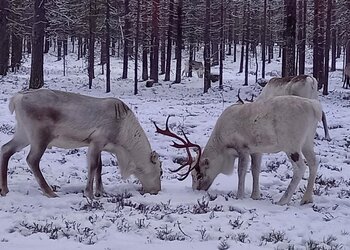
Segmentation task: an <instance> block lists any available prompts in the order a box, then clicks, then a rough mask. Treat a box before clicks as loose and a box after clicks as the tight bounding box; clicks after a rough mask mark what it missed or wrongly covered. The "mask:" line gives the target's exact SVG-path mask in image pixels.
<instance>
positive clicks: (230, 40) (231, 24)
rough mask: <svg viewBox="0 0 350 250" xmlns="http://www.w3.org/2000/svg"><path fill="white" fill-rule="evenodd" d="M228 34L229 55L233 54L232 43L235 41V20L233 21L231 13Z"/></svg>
mask: <svg viewBox="0 0 350 250" xmlns="http://www.w3.org/2000/svg"><path fill="white" fill-rule="evenodd" d="M228 22H229V23H228V34H227V40H228V41H227V42H228V52H227V55H228V56H231V55H232V43H233V23H232V22H233V21H232V14H229V20H228Z"/></svg>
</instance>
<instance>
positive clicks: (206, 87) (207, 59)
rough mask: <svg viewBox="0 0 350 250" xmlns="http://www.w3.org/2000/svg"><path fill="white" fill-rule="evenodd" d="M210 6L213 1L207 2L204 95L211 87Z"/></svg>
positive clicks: (206, 0)
mask: <svg viewBox="0 0 350 250" xmlns="http://www.w3.org/2000/svg"><path fill="white" fill-rule="evenodd" d="M210 6H211V0H205V24H204V34H203V36H204V56H203V57H204V93H207V92H208V90H209V89H210V87H211V82H210V66H211V63H210V40H211V36H210V23H211V22H210V19H211V18H210Z"/></svg>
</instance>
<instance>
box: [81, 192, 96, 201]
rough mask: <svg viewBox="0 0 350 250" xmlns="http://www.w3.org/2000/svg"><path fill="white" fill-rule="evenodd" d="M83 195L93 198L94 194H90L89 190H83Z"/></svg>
mask: <svg viewBox="0 0 350 250" xmlns="http://www.w3.org/2000/svg"><path fill="white" fill-rule="evenodd" d="M83 196H84V197H86V198H88V199H90V200H93V199H94V195H93V194H92V192H89V191H86V190H85V191H84V193H83Z"/></svg>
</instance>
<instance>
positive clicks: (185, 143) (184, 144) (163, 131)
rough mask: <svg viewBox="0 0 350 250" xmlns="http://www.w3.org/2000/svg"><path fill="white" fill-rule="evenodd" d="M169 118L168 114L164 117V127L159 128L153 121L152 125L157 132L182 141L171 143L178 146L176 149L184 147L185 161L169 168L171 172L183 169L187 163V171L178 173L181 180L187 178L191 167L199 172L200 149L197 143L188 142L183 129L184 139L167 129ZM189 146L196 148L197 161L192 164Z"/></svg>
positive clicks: (175, 146)
mask: <svg viewBox="0 0 350 250" xmlns="http://www.w3.org/2000/svg"><path fill="white" fill-rule="evenodd" d="M169 118H170V116H168V117H167V119H166V123H165V129H160V128H159V127H158V126H157V124H156V123H155V122H153V123H154V126H155V127H156V132H157V133H160V134H162V135H166V136H169V137H172V138H175V139H177V140H179V141H181V142H182V144H179V143H176V142H174V141H173V144H172V145H171V146H172V147H174V148H178V149H180V148H184V149H186V152H187V155H188V159H187V161H186V162H185V163H184V164H182V165H181V166H180V167H178V168H177V169H175V170H170V171H171V172H174V173H175V172H178V171H180V170H181V169H183V168H184V167H186V166H187V165H188V166H189V169H188V171H187V172H186V173H184V174H181V173H180V174H179V175H180V176H181V177H179V178H178V180H180V181H183V180H184V179H186V178H187V176H188V175H189V174H190V173H191V171H192V170H193V169H196V170H197V171H198V172H199V159H200V157H201V154H202V150H201V147H200V146H199V145H198V144H194V143H192V142H190V140H189V139H188V138H187V136H186V134H185V132H184V131H183V130H182V131H181V132H182V134H183V136H184V138H185V139H184V138H182V137H180V136H179V135H177V134H175V133H173V132H171V131H170V129H169ZM190 148H196V149H197V150H198V158H197V162H196V163H195V164H193V165H192V163H193V159H192V155H191V151H190Z"/></svg>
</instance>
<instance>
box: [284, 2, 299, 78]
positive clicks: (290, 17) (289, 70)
mask: <svg viewBox="0 0 350 250" xmlns="http://www.w3.org/2000/svg"><path fill="white" fill-rule="evenodd" d="M284 4H285V13H286V17H285V30H284V42H285V43H284V48H283V50H284V53H283V55H284V56H283V58H282V77H285V76H293V75H295V37H296V1H295V0H284Z"/></svg>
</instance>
